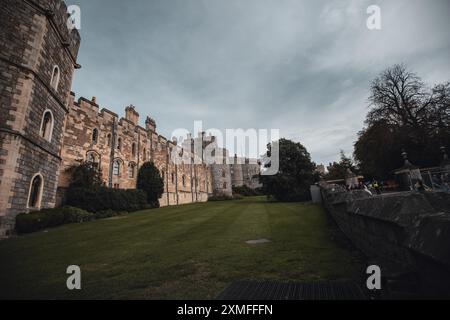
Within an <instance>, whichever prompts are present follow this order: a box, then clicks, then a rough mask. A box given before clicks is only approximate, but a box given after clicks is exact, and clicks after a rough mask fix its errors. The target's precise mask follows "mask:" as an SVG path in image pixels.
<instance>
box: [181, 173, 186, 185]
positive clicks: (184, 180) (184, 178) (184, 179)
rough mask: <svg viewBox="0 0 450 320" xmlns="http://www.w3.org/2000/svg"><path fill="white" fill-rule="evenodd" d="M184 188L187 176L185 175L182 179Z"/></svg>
mask: <svg viewBox="0 0 450 320" xmlns="http://www.w3.org/2000/svg"><path fill="white" fill-rule="evenodd" d="M182 182H183V187H186V176H185V175H183V177H182Z"/></svg>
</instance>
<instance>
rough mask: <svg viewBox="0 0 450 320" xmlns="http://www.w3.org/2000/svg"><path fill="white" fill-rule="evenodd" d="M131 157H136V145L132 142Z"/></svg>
mask: <svg viewBox="0 0 450 320" xmlns="http://www.w3.org/2000/svg"><path fill="white" fill-rule="evenodd" d="M131 155H132V156H133V157H135V156H136V143H134V142H133V143H132V144H131Z"/></svg>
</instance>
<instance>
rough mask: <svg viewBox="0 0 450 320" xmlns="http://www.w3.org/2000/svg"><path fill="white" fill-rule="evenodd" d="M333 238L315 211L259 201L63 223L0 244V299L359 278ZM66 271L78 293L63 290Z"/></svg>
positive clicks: (143, 295) (172, 295) (178, 293)
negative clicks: (72, 272) (74, 274)
mask: <svg viewBox="0 0 450 320" xmlns="http://www.w3.org/2000/svg"><path fill="white" fill-rule="evenodd" d="M336 234H337V233H336V232H335V231H333V228H330V224H329V223H328V222H327V218H326V215H325V213H324V211H323V210H322V209H321V208H320V207H318V206H315V205H310V204H302V203H268V202H266V201H265V198H262V197H256V198H246V199H244V200H240V201H225V202H209V203H202V204H200V203H199V204H191V205H184V206H178V207H167V208H161V209H157V210H148V211H141V212H136V213H131V214H128V215H125V216H121V217H116V218H110V219H106V220H97V221H94V222H89V223H84V224H76V225H66V226H63V227H59V228H55V229H50V230H48V231H47V232H39V233H35V234H31V235H27V236H20V237H17V238H14V239H9V240H6V241H2V242H0V298H44V299H47V298H51V299H53V298H81V299H84V298H102V299H110V298H137V299H210V298H215V297H216V296H217V295H218V294H219V293H220V292H221V291H222V290H223V289H224V288H225V287H226V286H227V285H228V284H230V283H231V282H232V281H236V280H243V279H270V280H316V279H340V278H354V277H358V275H360V274H361V272H362V263H361V260H360V257H358V255H356V254H355V253H353V252H351V251H349V250H348V249H346V248H344V247H342V246H340V245H338V244H337V243H336V242H337V241H336V240H337V239H336ZM338 237H339V236H338ZM260 238H266V239H269V240H271V242H270V243H265V244H258V245H249V244H247V243H245V241H247V240H252V239H260ZM73 264H74V265H78V266H80V267H81V271H82V290H74V291H69V290H67V288H66V279H67V277H68V275H66V268H67V266H69V265H73Z"/></svg>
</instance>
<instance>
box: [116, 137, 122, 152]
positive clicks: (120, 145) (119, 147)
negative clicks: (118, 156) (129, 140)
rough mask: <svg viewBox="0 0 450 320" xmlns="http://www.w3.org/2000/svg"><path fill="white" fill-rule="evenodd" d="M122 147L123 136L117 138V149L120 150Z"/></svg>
mask: <svg viewBox="0 0 450 320" xmlns="http://www.w3.org/2000/svg"><path fill="white" fill-rule="evenodd" d="M120 149H122V139H121V138H119V139H117V150H120Z"/></svg>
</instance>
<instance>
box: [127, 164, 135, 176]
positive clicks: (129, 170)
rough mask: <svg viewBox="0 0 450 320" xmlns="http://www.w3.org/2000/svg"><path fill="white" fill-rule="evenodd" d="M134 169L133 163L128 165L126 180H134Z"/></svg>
mask: <svg viewBox="0 0 450 320" xmlns="http://www.w3.org/2000/svg"><path fill="white" fill-rule="evenodd" d="M135 167H136V165H135V164H134V163H130V164H129V165H128V178H130V179H131V178H134V173H135Z"/></svg>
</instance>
